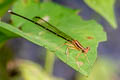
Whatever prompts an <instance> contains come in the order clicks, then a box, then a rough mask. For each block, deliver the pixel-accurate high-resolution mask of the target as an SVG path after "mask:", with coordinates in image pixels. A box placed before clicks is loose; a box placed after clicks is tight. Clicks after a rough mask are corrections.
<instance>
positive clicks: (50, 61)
mask: <svg viewBox="0 0 120 80" xmlns="http://www.w3.org/2000/svg"><path fill="white" fill-rule="evenodd" d="M54 62H55V55H54V53H52V52H51V51H49V50H47V53H46V60H45V70H46V72H47V73H48V74H50V75H52V72H53V66H54Z"/></svg>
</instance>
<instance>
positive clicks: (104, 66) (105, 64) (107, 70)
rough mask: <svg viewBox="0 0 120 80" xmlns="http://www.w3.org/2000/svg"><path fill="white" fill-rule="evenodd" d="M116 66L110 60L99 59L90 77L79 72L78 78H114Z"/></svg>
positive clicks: (103, 79) (97, 79)
mask: <svg viewBox="0 0 120 80" xmlns="http://www.w3.org/2000/svg"><path fill="white" fill-rule="evenodd" d="M115 66H116V65H115V64H113V63H112V61H110V60H107V59H101V60H98V61H96V63H95V65H94V67H93V69H92V71H91V74H90V75H89V76H88V77H83V76H80V75H79V74H78V75H77V77H76V80H114V77H115Z"/></svg>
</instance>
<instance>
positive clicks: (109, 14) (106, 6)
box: [84, 0, 117, 28]
mask: <svg viewBox="0 0 120 80" xmlns="http://www.w3.org/2000/svg"><path fill="white" fill-rule="evenodd" d="M84 1H85V2H86V3H87V4H88V6H90V7H91V8H92V9H93V10H95V11H96V12H98V13H99V14H100V15H102V16H103V17H104V18H105V19H106V20H107V21H108V22H109V23H110V24H111V25H112V27H113V28H117V22H116V20H115V13H114V6H115V1H116V0H84Z"/></svg>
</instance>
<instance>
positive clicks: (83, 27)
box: [0, 0, 106, 76]
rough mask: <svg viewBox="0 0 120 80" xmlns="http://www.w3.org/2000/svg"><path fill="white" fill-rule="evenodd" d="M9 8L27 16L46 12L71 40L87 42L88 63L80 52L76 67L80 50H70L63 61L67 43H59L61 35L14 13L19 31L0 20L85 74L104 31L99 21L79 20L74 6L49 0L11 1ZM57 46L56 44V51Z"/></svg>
mask: <svg viewBox="0 0 120 80" xmlns="http://www.w3.org/2000/svg"><path fill="white" fill-rule="evenodd" d="M13 11H14V12H16V13H19V14H21V15H23V16H26V17H28V18H31V19H32V18H33V17H34V16H41V17H45V16H49V22H50V23H51V24H53V25H55V26H56V27H57V28H58V29H60V30H61V31H63V32H65V33H66V34H68V35H70V36H71V37H73V38H74V39H75V40H78V41H79V42H80V43H81V44H82V45H83V46H84V47H87V46H89V47H90V51H89V52H88V54H87V56H88V60H89V62H90V64H88V61H87V60H86V58H85V56H84V55H83V54H82V55H81V56H80V57H79V61H81V62H82V63H83V65H82V66H80V68H79V67H78V65H77V64H76V60H75V57H76V56H77V54H78V53H80V52H79V51H76V50H70V54H69V58H68V61H67V62H66V60H67V59H66V57H67V56H66V54H65V52H66V47H67V46H63V47H60V46H61V45H63V44H64V43H65V40H63V39H62V38H60V37H58V36H56V35H54V34H52V33H51V32H48V31H46V30H44V29H42V28H40V27H39V26H37V25H35V24H33V23H31V22H29V21H27V20H24V19H21V18H19V17H16V16H12V20H13V23H14V25H15V26H17V27H20V26H22V31H20V30H19V29H17V28H15V27H13V26H11V25H8V24H5V23H0V26H2V28H4V29H6V30H9V31H11V32H14V33H15V34H18V35H20V36H22V37H24V38H25V39H28V40H29V41H32V42H34V43H36V44H37V45H40V46H44V47H45V48H47V49H49V50H51V51H53V52H54V53H56V55H57V56H58V57H59V58H60V59H61V60H62V61H63V62H65V63H66V64H68V65H69V66H71V67H72V68H74V69H75V70H77V71H79V72H80V73H82V74H84V75H86V76H87V75H88V74H89V72H90V70H91V68H92V66H93V64H94V62H95V60H96V57H97V46H98V43H99V42H100V41H104V40H106V34H105V32H104V31H103V28H102V27H101V26H100V25H99V24H97V23H96V22H95V21H94V20H90V21H84V20H82V19H81V17H80V16H78V15H77V14H76V10H72V9H68V8H64V7H62V6H59V5H57V4H53V3H41V4H40V3H37V2H35V1H34V0H28V2H24V1H22V0H20V1H18V2H17V3H16V4H15V5H14V8H13ZM93 29H94V30H93ZM58 47H60V48H59V49H58V50H57V51H56V49H57V48H58Z"/></svg>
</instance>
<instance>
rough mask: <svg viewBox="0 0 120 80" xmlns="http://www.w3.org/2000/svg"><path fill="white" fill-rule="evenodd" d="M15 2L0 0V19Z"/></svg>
mask: <svg viewBox="0 0 120 80" xmlns="http://www.w3.org/2000/svg"><path fill="white" fill-rule="evenodd" d="M14 1H15V0H0V17H1V16H3V15H4V14H5V12H6V11H7V10H8V9H9V8H10V6H11V5H12V3H13V2H14Z"/></svg>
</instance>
